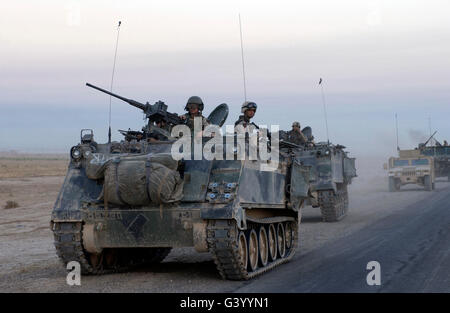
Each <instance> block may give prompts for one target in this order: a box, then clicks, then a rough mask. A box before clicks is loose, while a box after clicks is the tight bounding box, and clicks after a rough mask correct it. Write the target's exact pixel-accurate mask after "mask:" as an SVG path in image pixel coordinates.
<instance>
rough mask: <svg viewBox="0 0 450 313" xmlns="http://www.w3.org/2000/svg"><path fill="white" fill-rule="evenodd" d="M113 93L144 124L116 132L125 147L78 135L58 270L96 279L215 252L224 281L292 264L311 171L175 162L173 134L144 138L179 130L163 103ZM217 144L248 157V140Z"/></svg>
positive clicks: (246, 163) (65, 191) (287, 165)
mask: <svg viewBox="0 0 450 313" xmlns="http://www.w3.org/2000/svg"><path fill="white" fill-rule="evenodd" d="M91 86H92V85H91ZM93 87H95V86H93ZM95 88H96V89H99V90H101V91H103V92H106V93H109V92H107V91H105V90H103V89H101V88H98V87H95ZM109 94H111V93H109ZM111 95H112V96H115V97H117V98H120V99H122V100H124V101H126V102H128V103H129V104H130V105H133V106H135V107H138V108H140V109H142V110H143V111H144V112H145V113H146V115H147V118H148V120H149V122H148V125H146V126H145V127H144V128H143V130H142V132H140V131H131V130H129V131H122V133H123V134H124V135H125V138H126V139H125V140H124V141H122V142H112V143H105V144H100V143H97V142H96V141H95V140H94V134H93V132H92V131H91V130H83V131H82V132H81V142H80V143H79V144H77V145H75V146H73V147H72V149H71V151H70V164H69V168H68V172H67V175H66V178H65V181H64V183H63V186H62V188H61V191H60V193H59V195H58V198H57V201H56V203H55V206H54V208H53V212H52V219H51V229H52V230H53V233H54V240H55V247H56V251H57V254H58V256H59V258H60V259H61V260H62V261H63V262H64V263H68V262H70V261H77V262H79V263H80V265H81V270H82V273H83V274H102V273H108V272H114V271H126V270H128V269H129V268H130V267H132V266H136V265H139V264H149V263H154V262H161V261H162V260H163V259H164V258H165V257H166V256H167V255H168V253H169V252H170V250H171V249H172V248H175V247H194V248H195V249H196V250H197V251H199V252H207V251H209V252H210V253H211V254H212V256H213V258H214V261H215V263H216V265H217V269H218V271H219V272H220V274H221V276H222V277H223V278H225V279H231V280H242V279H249V278H252V277H254V276H256V275H258V274H261V273H263V272H265V271H267V270H269V269H271V268H273V267H275V266H277V265H279V264H281V263H284V262H286V261H288V260H290V259H291V258H292V257H293V255H294V253H295V250H296V248H297V240H298V223H299V219H298V215H299V214H298V213H299V210H300V207H301V205H302V203H303V202H304V200H305V199H306V198H307V197H308V192H309V169H308V167H305V166H303V165H301V164H300V162H298V160H297V158H295V157H294V156H292V155H285V154H283V153H279V162H278V163H276V166H275V168H272V169H271V170H267V167H270V166H271V165H273V164H271V160H268V161H263V160H261V159H260V158H258V159H256V160H248V159H245V160H239V159H238V158H237V157H233V158H232V159H231V160H230V159H228V158H223V160H220V159H219V158H217V159H213V160H207V159H205V157H202V158H200V159H187V158H184V159H181V160H175V159H174V158H173V157H172V155H173V154H172V146H173V145H174V144H175V143H176V138H174V137H170V132H166V131H164V132H161V134H164V135H167V138H166V140H160V141H156V142H152V141H149V140H146V139H148V138H149V136H150V135H149V131H150V130H151V131H155V129H154V124H153V122H154V121H155V120H156V118H159V119H160V118H164V119H165V120H166V121H168V122H169V124H170V125H171V126H175V125H177V124H179V123H180V124H181V123H182V121H179V120H178V116H177V115H176V114H172V113H169V112H167V110H166V109H167V106H165V105H164V104H163V103H162V102H157V103H156V104H154V105H150V104H148V103H147V104H142V103H139V102H136V101H134V100H130V99H126V98H123V97H120V96H118V95H115V94H111ZM227 115H228V107H227V105H226V104H222V105H220V106H219V107H217V108H216V109H215V110H214V111H213V112H212V113H211V115H210V116H209V117H208V119H209V121H210V122H211V123H213V124H216V125H219V126H222V125H223V124H224V122H225V120H226V117H227ZM217 136H218V134H216V137H215V138H216V139H217V138H218V137H217ZM230 136H231V137H235V136H233V135H230ZM205 139H206V138H203V140H202V147H205V145H206V144H207V140H205ZM207 139H211V138H207ZM222 139H223V143H224V148H223V151H224V155H225V151H227V153H228V154H230V151H231V155H233V156H236V155H237V154H238V153H239V151H242V149H246V146H247V142H246V143H245V145H244V147H242V146H239V145H238V144H237V143H236V142H234V141H230V140H229V139H230V138H229V137H227V136H223V138H221V140H222ZM274 143H275V141H274V139H273V138H272V140H271V141H269V143H268V146H269V148H270V149H271V151H276V153H278V152H277V150H276V149H277V147H276V145H275V144H274ZM229 145H232V146H231V147H230V146H229ZM230 149H231V150H230Z"/></svg>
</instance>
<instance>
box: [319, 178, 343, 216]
mask: <svg viewBox="0 0 450 313" xmlns="http://www.w3.org/2000/svg"><path fill="white" fill-rule="evenodd" d="M318 196H319V205H320V211H321V213H322V218H323V220H324V222H336V221H339V220H341V219H342V218H344V217H345V216H346V215H347V211H348V192H347V185H345V184H343V185H342V186H339V185H338V188H337V192H336V193H335V192H334V191H333V190H325V191H319V192H318Z"/></svg>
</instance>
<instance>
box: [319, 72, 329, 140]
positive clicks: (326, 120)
mask: <svg viewBox="0 0 450 313" xmlns="http://www.w3.org/2000/svg"><path fill="white" fill-rule="evenodd" d="M319 85H320V87H321V89H320V90H321V91H322V103H323V113H324V115H325V127H326V130H327V142H328V143H330V136H329V135H328V119H327V106H326V103H325V93H324V91H323V84H322V78H320V80H319Z"/></svg>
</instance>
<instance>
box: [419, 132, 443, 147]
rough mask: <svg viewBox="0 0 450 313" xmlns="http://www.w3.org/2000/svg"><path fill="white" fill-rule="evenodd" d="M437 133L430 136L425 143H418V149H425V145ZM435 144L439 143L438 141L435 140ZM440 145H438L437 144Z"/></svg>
mask: <svg viewBox="0 0 450 313" xmlns="http://www.w3.org/2000/svg"><path fill="white" fill-rule="evenodd" d="M436 133H437V130H436V131H435V132H434V133H433V135H431V136H430V138H428V140H427V141H425V143H419V149H423V148H425V147H426V145H427V143H428V142H429V141H430V140H431V138H433V136H434V135H435V134H436ZM436 142H438V143H439V141H437V140H436ZM439 145H440V143H439Z"/></svg>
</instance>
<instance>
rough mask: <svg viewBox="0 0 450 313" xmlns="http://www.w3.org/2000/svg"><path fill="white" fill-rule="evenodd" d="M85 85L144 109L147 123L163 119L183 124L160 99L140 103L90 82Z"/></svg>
mask: <svg viewBox="0 0 450 313" xmlns="http://www.w3.org/2000/svg"><path fill="white" fill-rule="evenodd" d="M86 86H88V87H91V88H94V89H97V90H99V91H101V92H104V93H106V94H108V95H110V96H113V97H115V98H117V99H120V100H122V101H125V102H127V103H128V104H130V105H132V106H134V107H136V108H138V109H141V110H142V111H144V113H145V117H146V118H148V121H149V124H153V122H158V121H161V120H163V121H165V122H166V123H167V124H169V125H171V126H172V125H179V124H184V123H185V121H183V120H182V119H181V118H180V117H179V116H178V114H176V113H170V112H167V105H166V104H165V103H164V102H162V101H158V102H156V103H155V104H149V103H148V102H147V103H146V104H142V103H140V102H137V101H135V100H132V99H127V98H125V97H121V96H119V95H116V94H114V93H112V92H109V91H107V90H105V89H102V88H100V87H97V86H94V85H92V84H89V83H86Z"/></svg>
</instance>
